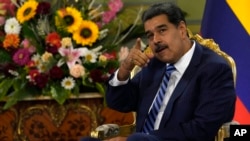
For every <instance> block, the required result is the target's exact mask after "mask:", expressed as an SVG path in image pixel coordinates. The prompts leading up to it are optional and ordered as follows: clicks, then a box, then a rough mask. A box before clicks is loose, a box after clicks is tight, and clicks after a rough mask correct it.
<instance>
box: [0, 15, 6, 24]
mask: <svg viewBox="0 0 250 141" xmlns="http://www.w3.org/2000/svg"><path fill="white" fill-rule="evenodd" d="M4 24H5V17H4V16H0V26H2V25H4Z"/></svg>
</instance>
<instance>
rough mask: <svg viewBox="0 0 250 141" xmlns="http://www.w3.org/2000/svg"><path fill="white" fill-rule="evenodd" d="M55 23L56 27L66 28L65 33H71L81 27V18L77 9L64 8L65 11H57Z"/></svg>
mask: <svg viewBox="0 0 250 141" xmlns="http://www.w3.org/2000/svg"><path fill="white" fill-rule="evenodd" d="M55 21H56V26H57V27H59V28H61V27H66V29H67V31H68V32H70V33H72V32H74V31H75V30H78V27H79V26H80V25H81V22H82V16H81V13H80V12H79V11H78V10H77V9H75V8H73V7H66V9H61V10H58V11H57V16H56V17H55Z"/></svg>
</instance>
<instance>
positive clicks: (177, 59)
mask: <svg viewBox="0 0 250 141" xmlns="http://www.w3.org/2000/svg"><path fill="white" fill-rule="evenodd" d="M142 21H143V24H144V29H145V33H146V37H147V39H148V44H149V46H150V48H151V50H152V52H153V54H145V53H144V52H142V51H141V49H140V48H141V46H140V42H141V40H140V39H137V41H136V44H135V46H134V47H133V48H132V49H131V50H130V53H129V55H128V57H127V58H126V59H125V60H124V61H123V62H122V63H121V65H120V67H119V69H118V70H117V71H116V72H115V73H114V75H112V76H111V78H110V81H109V85H108V89H107V95H106V96H107V97H106V99H107V104H108V106H109V107H111V108H113V109H115V110H118V111H121V112H130V111H136V113H137V117H136V133H134V134H132V135H130V136H129V137H128V141H140V140H142V141H147V140H148V141H214V137H215V135H216V133H217V131H218V129H219V128H220V126H221V125H222V124H223V123H225V122H229V121H231V120H232V118H233V115H234V107H235V99H236V95H235V88H234V81H233V75H232V70H231V68H230V66H229V65H228V63H227V62H226V61H225V60H224V59H223V58H221V57H220V56H218V55H217V54H216V53H214V52H213V51H212V50H210V49H208V48H206V47H203V46H201V45H200V44H198V43H197V42H195V41H192V40H190V39H189V37H188V34H187V25H186V21H185V18H184V14H183V12H182V11H181V9H180V8H178V7H177V6H175V5H173V4H170V3H161V4H155V5H153V6H151V7H150V8H149V9H148V10H146V11H145V12H144V13H143V15H142ZM135 65H137V66H140V67H142V69H141V71H140V72H139V73H138V74H137V75H136V76H134V77H133V78H132V79H130V72H131V71H132V69H133V68H134V66H135ZM169 65H172V66H174V71H173V72H172V73H171V75H170V76H169V79H168V84H167V88H166V87H165V89H166V91H165V90H164V94H165V95H164V96H163V102H162V103H161V104H160V106H158V107H159V111H157V112H155V115H156V117H155V119H154V120H152V118H151V117H150V116H151V115H150V113H151V112H150V111H151V110H152V109H153V107H154V103H155V101H159V100H158V98H157V95H158V91H162V90H159V89H161V88H160V87H161V85H162V80H163V77H164V73H165V71H166V67H168V66H169ZM149 121H153V123H151V124H152V126H153V127H152V129H151V128H150V125H148V124H147V122H149Z"/></svg>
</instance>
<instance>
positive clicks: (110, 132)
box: [90, 124, 135, 140]
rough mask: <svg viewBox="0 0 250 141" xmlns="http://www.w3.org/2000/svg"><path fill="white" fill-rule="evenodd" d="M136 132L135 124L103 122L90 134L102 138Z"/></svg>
mask: <svg viewBox="0 0 250 141" xmlns="http://www.w3.org/2000/svg"><path fill="white" fill-rule="evenodd" d="M133 132H135V124H129V125H123V126H119V125H117V124H103V125H101V126H98V127H97V128H96V129H95V130H94V131H92V132H91V134H90V136H91V137H93V138H98V139H101V140H105V139H109V138H113V137H118V136H122V137H126V136H128V135H130V134H131V133H133Z"/></svg>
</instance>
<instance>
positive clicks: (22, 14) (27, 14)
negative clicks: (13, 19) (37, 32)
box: [17, 0, 38, 23]
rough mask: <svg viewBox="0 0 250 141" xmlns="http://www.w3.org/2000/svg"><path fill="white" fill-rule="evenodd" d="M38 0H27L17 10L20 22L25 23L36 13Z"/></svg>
mask: <svg viewBox="0 0 250 141" xmlns="http://www.w3.org/2000/svg"><path fill="white" fill-rule="evenodd" d="M37 6H38V2H36V1H35V0H28V1H26V2H25V3H24V4H23V5H22V6H21V7H20V8H18V10H17V20H18V21H19V22H20V23H24V22H25V21H28V20H29V19H31V18H33V17H34V16H35V15H36V8H37Z"/></svg>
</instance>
